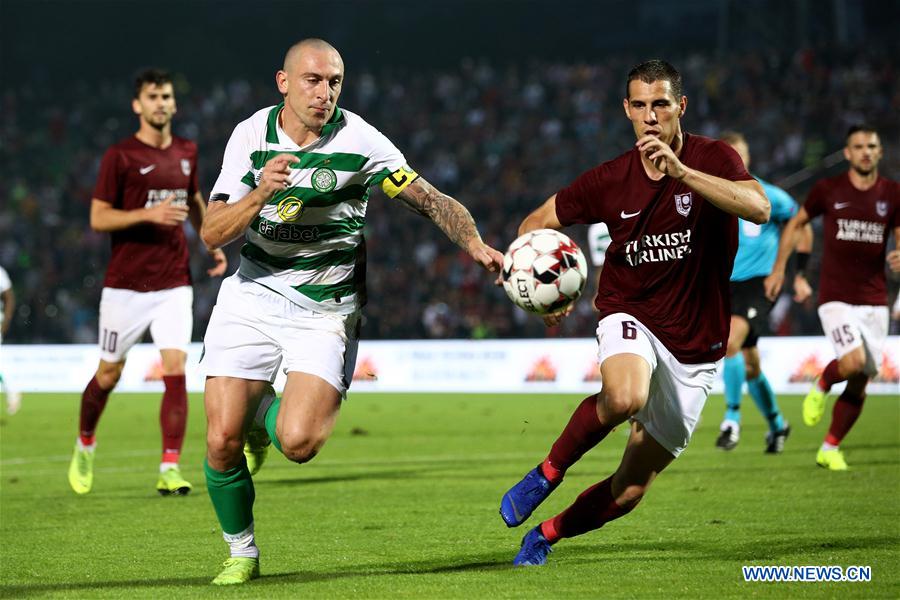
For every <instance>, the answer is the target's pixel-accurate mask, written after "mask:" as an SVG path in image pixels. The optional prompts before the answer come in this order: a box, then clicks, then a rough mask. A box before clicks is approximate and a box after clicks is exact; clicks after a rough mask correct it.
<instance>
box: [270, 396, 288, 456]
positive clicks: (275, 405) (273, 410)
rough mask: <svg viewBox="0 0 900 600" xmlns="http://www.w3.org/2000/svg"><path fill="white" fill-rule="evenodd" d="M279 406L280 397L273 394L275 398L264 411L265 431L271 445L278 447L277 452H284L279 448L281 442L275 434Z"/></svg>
mask: <svg viewBox="0 0 900 600" xmlns="http://www.w3.org/2000/svg"><path fill="white" fill-rule="evenodd" d="M279 408H281V397H280V396H275V400H274V401H273V402H272V404H271V405H270V406H269V409H268V410H267V411H266V433H268V434H269V439H270V440H272V445H273V446H275V447H276V448H278V451H279V452H281V453H282V454H284V452H283V451H282V450H281V442H279V441H278V436H277V435H275V426H276V424H277V423H278V409H279Z"/></svg>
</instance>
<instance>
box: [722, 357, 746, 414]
mask: <svg viewBox="0 0 900 600" xmlns="http://www.w3.org/2000/svg"><path fill="white" fill-rule="evenodd" d="M722 374H723V376H724V378H725V407H726V408H725V419H727V420H729V421H734V422H735V423H738V424H740V422H741V395H742V394H743V393H744V381H745V380H746V378H747V372H746V371H745V369H744V354H743V353H741V352H738V353H737V354H735V355H734V356H729V357H726V358H725V368H724V369H723V373H722Z"/></svg>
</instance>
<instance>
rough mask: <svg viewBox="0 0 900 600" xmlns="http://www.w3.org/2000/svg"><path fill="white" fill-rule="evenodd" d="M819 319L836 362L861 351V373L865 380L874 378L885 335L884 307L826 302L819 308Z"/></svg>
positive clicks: (886, 322) (886, 330)
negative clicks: (862, 367)
mask: <svg viewBox="0 0 900 600" xmlns="http://www.w3.org/2000/svg"><path fill="white" fill-rule="evenodd" d="M819 319H820V320H821V321H822V330H823V331H824V332H825V335H826V336H827V337H828V339H829V340H831V345H832V347H834V353H835V354H836V355H837V357H838V359H840V358H841V357H843V356H844V355H846V354H848V353H849V352H851V351H853V350H856V349H857V348H859V347H862V348H863V349H864V350H865V353H866V365H865V367H864V372H865V373H866V375H868V376H869V377H874V376H876V375H878V369H879V368H880V367H881V356H882V352H883V351H884V342H885V340H887V333H888V322H889V317H888V307H887V306H859V305H855V304H847V303H845V302H826V303H825V304H823V305H821V306H820V307H819Z"/></svg>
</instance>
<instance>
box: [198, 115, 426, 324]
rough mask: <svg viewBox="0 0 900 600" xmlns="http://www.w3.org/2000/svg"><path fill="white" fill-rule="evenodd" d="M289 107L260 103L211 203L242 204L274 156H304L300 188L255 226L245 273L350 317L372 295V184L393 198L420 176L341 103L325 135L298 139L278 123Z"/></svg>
mask: <svg viewBox="0 0 900 600" xmlns="http://www.w3.org/2000/svg"><path fill="white" fill-rule="evenodd" d="M283 106H284V104H283V103H282V104H279V105H277V106H273V107H269V108H265V109H263V110H260V111H258V112H257V113H255V114H254V115H253V116H252V117H250V118H249V119H247V120H246V121H243V122H242V123H240V124H238V126H237V127H236V128H235V129H234V132H233V133H232V134H231V139H230V140H229V141H228V146H227V147H226V148H225V157H224V159H223V161H222V172H221V173H220V174H219V178H218V180H217V181H216V184H215V185H214V186H213V190H212V193H211V194H210V201H214V200H223V201H225V202H229V203H233V202H238V201H239V200H240V199H241V198H243V197H244V196H246V195H247V194H249V193H250V192H251V191H252V190H253V189H254V188H256V186H257V184H258V183H259V178H260V175H261V173H262V168H263V166H264V165H265V164H266V162H267V161H268V160H270V159H271V158H273V157H275V156H277V155H278V154H284V153H289V154H293V155H295V156H297V157H298V158H299V159H300V162H298V163H295V164H294V165H293V170H292V172H291V187H289V188H288V189H286V190H284V191H281V192H278V193H276V194H275V195H274V196H273V198H272V199H271V200H270V201H269V203H268V204H266V205H265V206H264V207H263V208H262V210H261V211H260V212H259V215H258V216H257V217H256V218H255V219H254V220H253V221H252V222H251V223H250V226H249V227H248V228H247V231H246V243H245V244H244V246H243V248H241V266H240V268H239V272H240V274H241V275H243V276H245V277H248V278H250V279H253V280H254V281H256V282H257V283H259V284H261V285H264V286H266V287H267V288H269V289H271V290H273V291H275V292H277V293H279V294H281V295H283V296H285V297H287V298H289V299H290V300H292V301H293V302H294V303H296V304H298V305H300V306H303V307H305V308H308V309H310V310H315V311H319V312H328V313H337V314H350V313H352V312H355V311H357V310H359V308H361V307H362V306H363V304H365V301H366V292H365V269H366V247H365V239H364V238H363V227H364V226H365V223H366V204H367V202H368V197H369V188H371V187H372V186H374V185H378V184H381V187H382V189H383V190H384V191H385V193H386V194H387V195H388V196H389V197H391V198H393V197H395V196H396V195H397V194H399V193H400V192H401V191H402V190H403V189H404V188H405V187H406V186H408V185H409V184H410V183H412V182H413V181H414V180H415V179H416V178H417V177H418V175H417V174H416V173H415V172H413V171H412V170H411V169H410V168H409V167H407V166H406V159H404V157H403V154H402V153H401V152H400V151H399V150H398V149H397V148H396V147H395V146H394V145H393V144H392V143H391V142H390V140H388V139H387V138H386V137H385V136H384V135H382V134H381V133H380V132H379V131H378V130H377V129H375V128H374V127H372V126H371V125H369V124H368V123H366V122H365V121H364V120H363V119H362V118H361V117H360V116H359V115H356V114H354V113H352V112H350V111H347V110H342V109H340V108H336V109H335V111H334V115H333V117H332V118H331V120H330V121H329V122H328V123H327V124H326V125H325V126H324V127H323V129H322V135H321V137H319V139H317V140H316V141H315V142H313V143H311V144H309V145H307V146H305V147H303V148H301V147H299V146H297V145H296V144H295V143H294V141H293V140H291V139H290V138H289V137H288V136H287V135H286V134H285V133H284V131H283V130H282V129H281V126H280V125H279V119H278V115H279V113H280V112H281V109H282V108H283Z"/></svg>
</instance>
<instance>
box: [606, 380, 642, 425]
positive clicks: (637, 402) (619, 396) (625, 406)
mask: <svg viewBox="0 0 900 600" xmlns="http://www.w3.org/2000/svg"><path fill="white" fill-rule="evenodd" d="M646 403H647V393H646V392H645V391H643V390H636V389H633V388H631V387H628V386H623V387H619V388H616V387H611V388H610V389H608V390H604V394H603V396H602V403H601V406H600V412H602V413H606V416H607V417H609V418H613V419H617V420H621V421H624V420H625V419H627V418H629V417H631V416H633V415H634V414H635V413H637V412H638V411H639V410H641V408H642V407H643V406H644V404H646ZM601 418H602V416H601Z"/></svg>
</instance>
